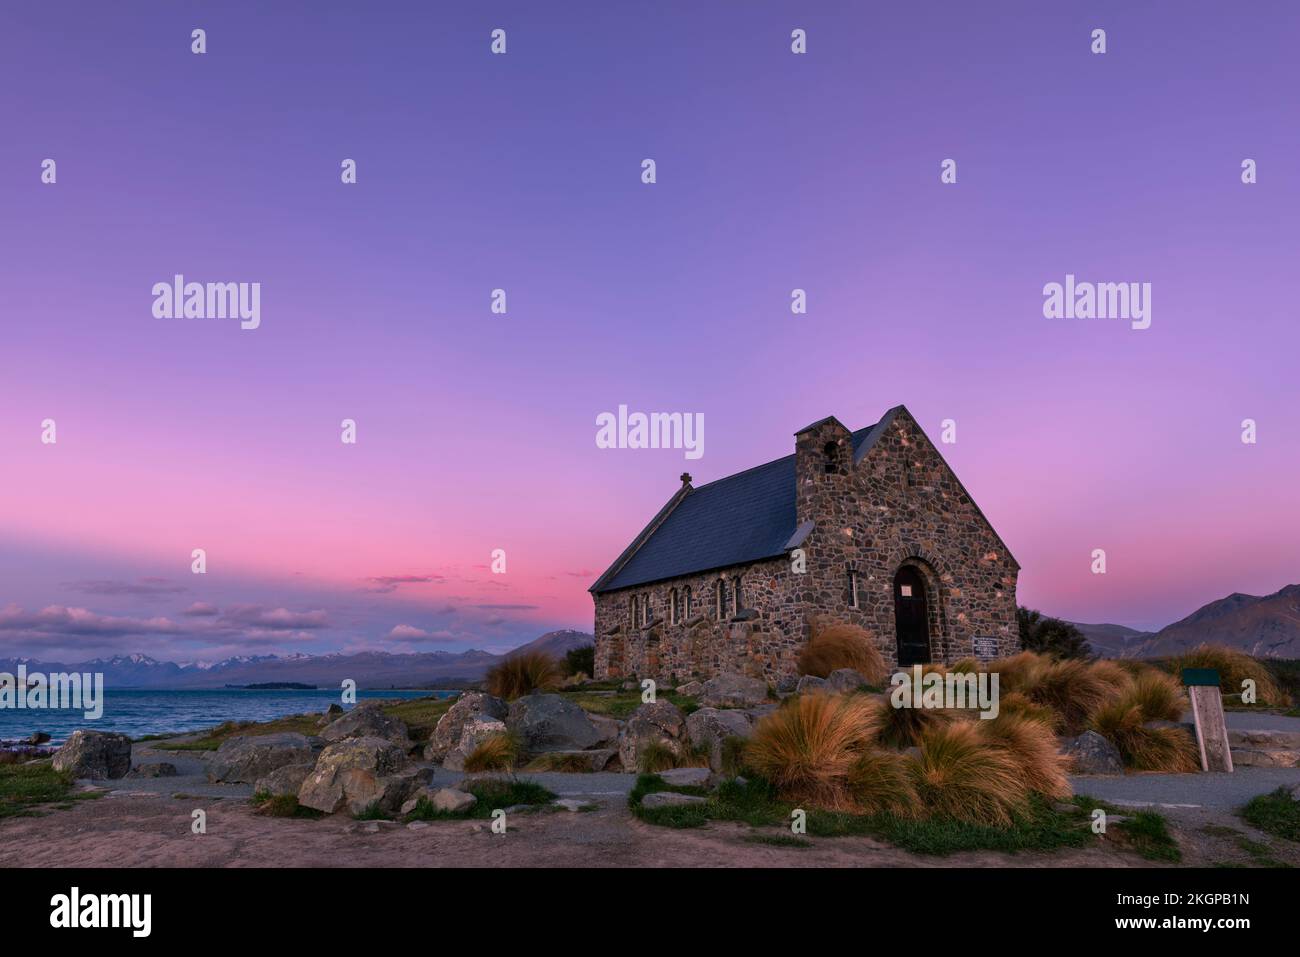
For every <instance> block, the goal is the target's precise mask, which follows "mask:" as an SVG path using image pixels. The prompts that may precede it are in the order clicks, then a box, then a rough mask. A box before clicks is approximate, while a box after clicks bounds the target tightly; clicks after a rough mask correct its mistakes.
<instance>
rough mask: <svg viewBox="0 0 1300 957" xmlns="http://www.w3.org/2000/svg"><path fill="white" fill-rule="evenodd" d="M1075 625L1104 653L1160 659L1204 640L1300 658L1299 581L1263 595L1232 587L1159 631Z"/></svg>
mask: <svg viewBox="0 0 1300 957" xmlns="http://www.w3.org/2000/svg"><path fill="white" fill-rule="evenodd" d="M1074 624H1075V626H1076V627H1077V628H1078V629H1079V630H1080V631H1082V632H1083V634H1084V636H1085V637H1086V638H1087V639H1088V643H1089V644H1090V645H1092V650H1093V651H1094V652H1095V653H1096V654H1099V655H1101V656H1103V657H1106V658H1159V657H1164V656H1168V655H1177V654H1182V653H1183V652H1185V651H1188V650H1190V649H1192V648H1195V647H1196V646H1197V645H1199V644H1201V643H1202V642H1211V643H1213V644H1218V645H1227V646H1228V647H1229V648H1236V649H1239V650H1240V651H1244V652H1246V653H1247V654H1250V655H1255V656H1256V657H1259V658H1300V585H1287V586H1286V587H1284V588H1281V589H1279V590H1278V591H1276V592H1274V593H1273V594H1271V595H1263V596H1258V595H1243V594H1241V592H1234V593H1233V594H1231V595H1229V596H1228V597H1226V598H1220V599H1218V600H1217V601H1212V602H1210V603H1209V604H1208V605H1203V606H1202V607H1200V608H1198V609H1196V611H1194V612H1192V613H1191V614H1190V615H1188V616H1187V617H1186V618H1183V619H1180V620H1179V621H1176V622H1174V623H1173V624H1172V625H1166V626H1165V627H1164V628H1161V629H1160V630H1159V631H1138V630H1136V629H1134V628H1126V627H1124V626H1123V625H1107V624H1102V625H1089V624H1084V623H1082V622H1075V623H1074Z"/></svg>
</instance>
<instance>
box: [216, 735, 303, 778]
mask: <svg viewBox="0 0 1300 957" xmlns="http://www.w3.org/2000/svg"><path fill="white" fill-rule="evenodd" d="M318 750H319V748H318V746H317V745H316V744H313V742H312V739H311V738H308V737H307V736H306V735H302V734H298V733H297V732H294V731H284V732H281V733H279V734H259V735H241V736H239V737H237V738H228V739H227V740H225V741H223V742H222V744H221V747H219V748H218V749H217V753H216V754H215V755H214V756H213V758H212V763H211V764H209V765H208V780H209V781H213V782H217V781H224V782H226V783H233V782H236V781H242V782H244V783H246V784H252V783H253V782H254V781H256V780H258V779H259V778H263V777H266V775H268V774H270V773H271V772H272V771H274V770H275V769H276V768H282V767H284V766H285V765H286V764H311V763H312V762H313V761H315V760H316V753H317V751H318Z"/></svg>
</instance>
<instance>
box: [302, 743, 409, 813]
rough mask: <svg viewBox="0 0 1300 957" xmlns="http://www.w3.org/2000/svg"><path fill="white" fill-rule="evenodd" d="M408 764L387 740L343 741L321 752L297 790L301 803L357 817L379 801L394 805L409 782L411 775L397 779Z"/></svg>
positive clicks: (402, 751)
mask: <svg viewBox="0 0 1300 957" xmlns="http://www.w3.org/2000/svg"><path fill="white" fill-rule="evenodd" d="M408 763H409V761H408V759H407V756H406V751H405V750H404V749H403V748H402V747H401V745H399V744H395V743H393V742H392V741H389V740H388V739H387V738H380V737H363V738H344V739H343V740H342V741H336V742H334V743H333V744H331V745H329V746H328V747H326V748H325V750H324V751H322V752H321V753H320V757H319V758H318V759H317V760H316V767H315V769H314V770H313V771H312V772H311V773H310V774H309V775H307V777H306V778H305V779H304V780H303V782H302V787H300V788H299V789H298V803H299V804H301V805H302V806H303V807H309V808H314V809H316V810H317V811H324V812H325V813H327V814H333V813H335V812H337V811H342V810H348V811H351V812H352V813H353V814H358V813H360V812H361V811H364V810H365V809H366V808H368V807H369V806H370V805H371V804H374V803H375V802H377V801H378V802H380V803H381V804H383V803H385V802H387V803H392V801H394V800H395V799H396V798H397V796H398V795H397V793H395V792H399V791H401V790H402V789H403V788H404V787H405V786H406V785H407V784H409V783H410V778H411V776H409V775H408V776H404V777H400V778H399V777H398V774H399V772H401V771H403V770H405V769H406V768H407V765H408ZM394 778H396V780H392V779H394ZM407 796H409V795H404V796H402V798H401V800H400V801H397V805H398V806H400V805H401V803H402V801H404V800H406V797H407Z"/></svg>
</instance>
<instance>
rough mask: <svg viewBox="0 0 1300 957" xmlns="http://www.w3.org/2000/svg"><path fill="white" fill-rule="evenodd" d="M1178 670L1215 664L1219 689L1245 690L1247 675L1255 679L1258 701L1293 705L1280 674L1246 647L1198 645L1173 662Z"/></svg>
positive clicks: (1228, 692) (1229, 692)
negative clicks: (1241, 648) (1251, 653)
mask: <svg viewBox="0 0 1300 957" xmlns="http://www.w3.org/2000/svg"><path fill="white" fill-rule="evenodd" d="M1170 665H1171V667H1172V668H1173V671H1174V674H1175V675H1178V674H1181V673H1182V670H1183V669H1184V668H1213V669H1214V670H1215V671H1217V672H1218V673H1219V690H1220V691H1222V692H1223V693H1224V694H1225V695H1239V694H1241V684H1242V682H1243V681H1245V680H1246V679H1248V678H1249V679H1251V680H1253V681H1254V682H1255V703H1256V704H1262V705H1267V706H1268V707H1273V708H1286V707H1290V705H1291V696H1290V695H1289V694H1287V693H1286V691H1284V690H1283V689H1282V686H1281V684H1279V683H1278V680H1277V676H1276V675H1274V674H1273V672H1272V671H1271V670H1270V669H1269V668H1268V667H1267V666H1266V665H1265V664H1264V663H1263V662H1261V661H1259V660H1258V659H1257V658H1252V657H1251V656H1250V655H1248V654H1246V653H1245V652H1244V651H1238V650H1237V649H1235V648H1225V647H1224V646H1223V645H1210V644H1202V645H1197V646H1196V647H1195V648H1193V649H1192V650H1191V651H1189V652H1188V653H1187V654H1185V655H1180V656H1179V657H1177V658H1174V659H1173V660H1172V661H1171V662H1170Z"/></svg>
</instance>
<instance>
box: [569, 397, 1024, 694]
mask: <svg viewBox="0 0 1300 957" xmlns="http://www.w3.org/2000/svg"><path fill="white" fill-rule="evenodd" d="M883 428H884V430H883V432H882V434H881V435H880V436H879V438H878V439H877V440H876V441H875V443H874V444H873V446H872V448H871V450H870V451H869V452H868V453H867V455H866V456H865V457H864V458H863V459H862V461H861V462H859V463H857V464H856V465H854V463H853V452H852V446H851V440H850V435H849V432H848V430H847V429H845V428H844V427H843V426H842V425H840V424H839V423H838V422H836V421H835V420H833V419H831V420H828V421H826V422H823V423H820V424H818V425H817V426H816V427H814V428H811V429H810V430H807V431H805V432H802V433H800V434H799V435H798V436H797V437H796V444H795V477H796V478H795V480H796V483H797V487H796V510H797V513H798V521H799V522H803V521H805V520H812V521H813V522H814V523H815V526H814V529H813V531H812V533H811V534H810V535H809V537H808V538H807V539H806V540H805V541H804V542H803V545H802V548H803V550H804V553H805V559H806V570H805V571H804V572H803V573H802V574H796V573H795V572H794V571H793V570H792V562H791V559H790V558H789V557H780V558H775V559H769V560H765V561H760V562H755V563H752V564H749V565H744V566H736V567H733V568H728V569H724V570H722V571H720V572H712V573H705V574H697V575H690V576H685V577H682V578H677V579H672V580H670V581H664V582H656V583H654V584H651V585H647V586H642V587H636V588H627V589H621V590H619V591H616V592H609V593H605V594H598V595H596V596H594V597H595V603H596V621H595V635H596V676H597V677H599V678H606V677H617V676H622V675H637V676H641V677H656V678H658V677H672V678H676V679H682V678H687V677H691V676H708V675H712V674H716V673H718V672H719V671H740V672H743V673H747V674H752V675H755V676H763V677H765V678H768V679H769V680H775V679H778V678H780V677H782V676H785V675H790V674H794V673H795V660H796V658H797V656H798V653H799V649H800V648H801V647H802V646H803V644H804V643H805V642H806V641H807V639H808V636H809V633H810V627H811V625H812V623H813V622H814V621H816V620H817V619H818V618H821V617H827V618H831V619H835V620H840V621H847V622H851V623H853V624H856V625H860V626H862V627H863V628H866V629H867V630H868V631H870V632H871V633H872V634H873V636H874V638H875V640H876V643H877V646H878V647H879V648H880V651H881V654H882V655H883V656H884V658H885V661H886V663H887V664H888V665H890V666H891V667H892V666H894V665H896V664H897V660H898V659H897V642H896V636H895V628H894V595H893V583H894V576H895V575H896V574H897V572H898V570H899V568H900V567H901V566H903V565H905V564H906V565H912V566H914V567H916V568H917V569H918V571H919V572H920V573H921V576H922V578H923V579H924V581H925V583H926V591H927V595H926V598H927V607H928V611H929V616H930V644H931V659H932V660H934V661H943V662H950V661H953V660H956V659H958V658H962V657H966V656H969V655H972V654H973V653H974V639H975V638H976V637H981V638H989V639H992V642H991V644H992V645H993V646H994V648H995V649H996V653H997V654H998V655H999V656H1000V655H1006V654H1013V653H1014V652H1016V651H1018V650H1019V637H1018V632H1017V628H1016V577H1017V573H1018V569H1017V566H1016V564H1015V561H1014V559H1012V557H1011V556H1010V555H1009V554H1008V552H1007V551H1006V549H1005V547H1004V546H1003V545H1002V543H1001V541H1000V540H999V539H998V537H997V535H996V534H995V533H994V531H993V529H992V527H991V526H989V524H988V522H987V521H986V520H985V519H984V517H983V516H982V515H981V514H980V512H979V509H978V508H977V507H976V506H975V503H974V502H973V501H971V499H970V497H969V496H968V495H967V494H966V492H965V491H964V490H963V489H962V487H961V484H960V483H959V482H958V481H957V478H956V476H955V475H954V474H953V473H952V471H951V470H950V469H949V468H948V466H947V465H946V464H945V463H944V461H943V459H942V457H941V456H940V455H939V453H938V451H937V450H936V449H935V447H934V446H933V445H932V444H931V443H930V440H929V439H928V438H927V437H926V436H925V434H924V433H923V432H922V431H921V429H920V427H919V426H918V425H917V424H916V422H915V420H913V419H912V417H911V416H910V414H908V413H907V411H906V410H903V409H900V410H898V411H897V412H896V413H895V414H894V415H893V417H892V418H891V419H890V420H889V421H888V422H887V423H886V425H885V426H884V427H883ZM828 451H829V463H830V468H829V470H828V468H827V464H828V454H827V453H828ZM851 571H852V572H855V573H856V576H857V581H858V589H857V590H858V603H857V607H856V608H855V607H853V606H852V603H851V597H850V596H851V586H850V572H851ZM737 577H739V578H740V581H741V596H742V601H741V607H740V611H739V613H737V611H736V608H735V598H734V595H735V580H736V578H737ZM719 580H722V581H724V582H725V583H726V586H727V587H726V595H727V604H728V608H727V610H726V613H725V614H724V615H723V616H722V618H719V617H718V615H717V600H716V596H717V587H718V582H719ZM687 587H689V588H690V590H691V595H692V602H693V606H694V607H693V608H692V610H691V614H690V616H689V617H687V616H686V615H685V613H684V609H683V610H682V613H681V614H679V615H678V616H677V618H679V619H681V620H678V621H674V616H673V613H672V609H671V595H672V593H673V591H674V590H676V591H677V593H678V594H679V595H682V594H684V590H685V588H687ZM634 597H635V598H636V599H637V600H638V602H640V601H645V600H648V601H649V602H650V607H651V609H652V613H653V618H652V619H651V621H650V622H649V624H648V625H647V624H643V623H642V621H640V620H638V621H636V622H633V621H632V618H631V601H632V599H633V598H634ZM640 617H641V616H640V615H638V619H640Z"/></svg>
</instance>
